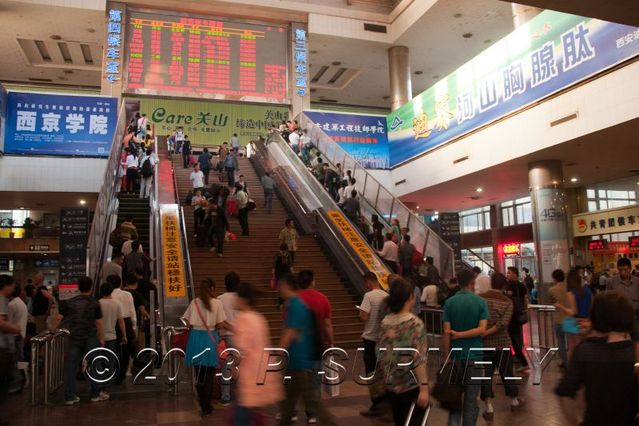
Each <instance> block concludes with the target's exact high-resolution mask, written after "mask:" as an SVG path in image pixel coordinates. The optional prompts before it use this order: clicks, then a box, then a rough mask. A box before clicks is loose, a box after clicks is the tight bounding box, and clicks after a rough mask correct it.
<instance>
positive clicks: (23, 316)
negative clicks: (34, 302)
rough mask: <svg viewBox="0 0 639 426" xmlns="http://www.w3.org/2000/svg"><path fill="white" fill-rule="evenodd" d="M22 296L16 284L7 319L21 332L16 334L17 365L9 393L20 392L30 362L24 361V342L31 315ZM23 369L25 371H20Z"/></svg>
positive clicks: (20, 289)
mask: <svg viewBox="0 0 639 426" xmlns="http://www.w3.org/2000/svg"><path fill="white" fill-rule="evenodd" d="M21 296H22V288H21V287H20V286H19V285H18V284H16V285H15V288H14V290H13V294H12V295H11V297H12V298H11V301H10V302H9V304H8V310H9V315H8V316H7V320H8V321H9V323H11V324H13V325H15V326H17V327H18V328H19V329H20V334H17V335H14V336H13V337H14V339H15V360H16V367H17V368H15V369H13V370H12V371H13V379H12V380H11V386H10V388H9V393H13V392H19V391H20V390H21V389H22V388H23V385H24V383H26V380H27V372H26V366H27V365H28V364H26V363H24V362H23V361H24V343H25V340H24V339H25V338H26V336H27V318H28V317H29V310H28V309H27V304H26V303H24V301H23V300H22V298H21ZM20 370H22V371H23V373H21V372H20Z"/></svg>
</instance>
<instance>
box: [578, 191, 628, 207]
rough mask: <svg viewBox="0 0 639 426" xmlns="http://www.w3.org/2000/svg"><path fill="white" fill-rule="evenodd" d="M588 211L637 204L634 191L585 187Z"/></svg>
mask: <svg viewBox="0 0 639 426" xmlns="http://www.w3.org/2000/svg"><path fill="white" fill-rule="evenodd" d="M586 196H587V197H588V211H589V212H594V211H597V210H605V209H614V208H616V207H625V206H630V205H633V204H637V193H636V191H632V190H631V191H619V190H612V189H599V190H594V189H587V190H586Z"/></svg>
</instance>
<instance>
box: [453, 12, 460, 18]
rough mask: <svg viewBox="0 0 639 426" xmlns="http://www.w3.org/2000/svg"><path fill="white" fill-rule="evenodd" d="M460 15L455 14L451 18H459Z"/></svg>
mask: <svg viewBox="0 0 639 426" xmlns="http://www.w3.org/2000/svg"><path fill="white" fill-rule="evenodd" d="M461 17H462V14H461V13H456V14H454V15H453V18H461Z"/></svg>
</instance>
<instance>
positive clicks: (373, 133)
mask: <svg viewBox="0 0 639 426" xmlns="http://www.w3.org/2000/svg"><path fill="white" fill-rule="evenodd" d="M304 114H306V116H307V117H308V118H310V119H311V120H312V121H313V122H314V123H315V125H316V126H318V127H319V128H320V129H322V130H323V131H324V133H326V134H327V135H328V136H330V137H331V139H333V141H335V142H336V143H337V144H338V145H339V146H341V147H342V149H344V150H345V151H346V152H347V153H348V154H349V155H350V156H351V157H353V158H355V159H356V160H357V161H358V162H359V163H360V164H361V165H362V166H364V167H366V168H367V169H387V168H388V166H389V162H390V160H389V156H388V139H387V138H386V117H384V116H378V115H363V114H345V113H338V112H321V111H305V112H304Z"/></svg>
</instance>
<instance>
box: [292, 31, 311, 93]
mask: <svg viewBox="0 0 639 426" xmlns="http://www.w3.org/2000/svg"><path fill="white" fill-rule="evenodd" d="M294 33H295V34H294V36H295V49H294V52H293V55H294V58H293V59H294V60H295V93H296V94H297V95H298V96H306V95H307V94H308V78H307V74H308V49H307V47H306V46H307V45H306V35H307V33H306V30H305V29H304V28H295V30H294Z"/></svg>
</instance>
